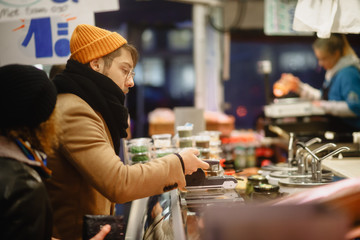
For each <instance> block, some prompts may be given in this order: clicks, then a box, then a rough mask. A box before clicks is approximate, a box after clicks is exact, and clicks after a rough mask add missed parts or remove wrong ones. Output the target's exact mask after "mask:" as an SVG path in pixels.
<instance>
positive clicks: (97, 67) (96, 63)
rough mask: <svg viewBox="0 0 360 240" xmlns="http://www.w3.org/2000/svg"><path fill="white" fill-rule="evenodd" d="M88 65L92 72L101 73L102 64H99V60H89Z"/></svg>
mask: <svg viewBox="0 0 360 240" xmlns="http://www.w3.org/2000/svg"><path fill="white" fill-rule="evenodd" d="M89 65H90V67H91V69H92V70H94V71H96V72H101V69H102V64H101V61H100V58H95V59H93V60H91V61H90V62H89Z"/></svg>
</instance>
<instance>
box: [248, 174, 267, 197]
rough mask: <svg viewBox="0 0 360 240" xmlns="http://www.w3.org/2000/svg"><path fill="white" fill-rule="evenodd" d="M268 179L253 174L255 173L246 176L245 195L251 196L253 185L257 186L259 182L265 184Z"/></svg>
mask: <svg viewBox="0 0 360 240" xmlns="http://www.w3.org/2000/svg"><path fill="white" fill-rule="evenodd" d="M267 183H268V180H267V179H266V178H265V177H264V176H262V175H259V174H255V175H251V176H249V177H248V179H247V183H246V189H245V194H246V195H247V196H249V197H250V196H251V193H253V192H254V187H255V186H258V185H260V184H267Z"/></svg>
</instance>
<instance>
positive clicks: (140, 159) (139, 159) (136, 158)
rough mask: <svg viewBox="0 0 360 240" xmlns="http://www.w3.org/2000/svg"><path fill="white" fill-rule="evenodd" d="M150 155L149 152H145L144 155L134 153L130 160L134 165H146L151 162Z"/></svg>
mask: <svg viewBox="0 0 360 240" xmlns="http://www.w3.org/2000/svg"><path fill="white" fill-rule="evenodd" d="M150 159H151V158H150V153H149V152H143V153H133V154H130V160H131V162H132V164H136V163H145V162H148V161H150Z"/></svg>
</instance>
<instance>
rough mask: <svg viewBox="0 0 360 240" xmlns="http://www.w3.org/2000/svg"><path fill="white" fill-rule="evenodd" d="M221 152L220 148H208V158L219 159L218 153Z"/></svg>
mask: <svg viewBox="0 0 360 240" xmlns="http://www.w3.org/2000/svg"><path fill="white" fill-rule="evenodd" d="M221 153H222V151H221V149H211V148H210V158H213V159H220V158H221V156H220V154H221Z"/></svg>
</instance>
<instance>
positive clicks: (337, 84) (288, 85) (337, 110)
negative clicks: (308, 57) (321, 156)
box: [274, 34, 360, 132]
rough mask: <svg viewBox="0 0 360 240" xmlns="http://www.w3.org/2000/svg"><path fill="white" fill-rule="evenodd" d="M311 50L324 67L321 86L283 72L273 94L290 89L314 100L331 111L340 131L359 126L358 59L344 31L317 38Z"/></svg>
mask: <svg viewBox="0 0 360 240" xmlns="http://www.w3.org/2000/svg"><path fill="white" fill-rule="evenodd" d="M313 50H314V53H315V55H316V58H317V59H318V63H319V65H320V66H321V67H323V68H324V69H325V70H326V74H325V81H324V83H323V88H322V89H321V90H318V89H315V88H313V87H311V86H310V85H308V84H306V83H303V82H301V81H300V79H299V78H298V77H295V76H294V75H292V74H291V73H283V74H282V75H281V78H280V80H278V81H277V82H276V83H275V84H274V95H275V96H277V97H281V96H283V95H285V94H287V93H288V91H293V92H295V93H297V94H299V96H300V98H304V99H307V100H311V101H314V104H315V105H317V106H319V107H321V108H323V109H324V111H325V112H326V113H327V114H329V115H331V116H332V117H330V119H331V122H332V124H331V125H332V126H334V125H336V129H337V130H339V131H341V132H354V131H359V130H360V72H359V71H360V62H359V58H358V57H357V55H356V53H355V52H354V50H353V49H352V47H351V46H350V44H349V42H348V41H347V39H346V37H345V35H341V34H332V35H331V36H330V38H327V39H321V38H319V39H317V40H316V41H315V42H314V43H313Z"/></svg>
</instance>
